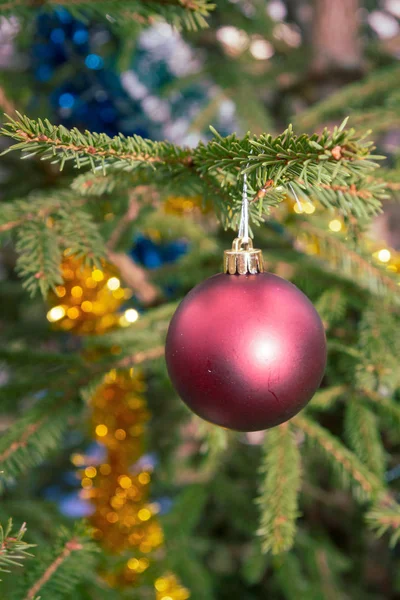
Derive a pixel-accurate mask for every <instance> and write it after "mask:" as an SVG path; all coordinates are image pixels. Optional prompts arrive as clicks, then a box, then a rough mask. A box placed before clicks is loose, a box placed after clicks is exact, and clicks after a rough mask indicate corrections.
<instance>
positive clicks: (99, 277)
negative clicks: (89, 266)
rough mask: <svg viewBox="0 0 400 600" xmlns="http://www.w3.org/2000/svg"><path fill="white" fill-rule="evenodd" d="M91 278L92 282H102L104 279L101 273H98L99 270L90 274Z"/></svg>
mask: <svg viewBox="0 0 400 600" xmlns="http://www.w3.org/2000/svg"><path fill="white" fill-rule="evenodd" d="M92 278H93V279H94V281H103V279H104V273H103V271H100V269H95V270H94V271H93V273H92Z"/></svg>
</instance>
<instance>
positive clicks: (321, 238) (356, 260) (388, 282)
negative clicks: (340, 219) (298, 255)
mask: <svg viewBox="0 0 400 600" xmlns="http://www.w3.org/2000/svg"><path fill="white" fill-rule="evenodd" d="M299 231H300V235H299ZM296 235H298V242H297V244H298V247H299V249H300V250H304V251H305V252H306V253H307V251H308V244H310V243H311V244H317V245H318V254H317V256H318V257H319V258H321V259H322V260H324V261H326V262H327V263H328V264H329V266H330V267H331V268H332V270H333V271H334V272H336V273H340V275H341V276H345V277H346V278H348V279H350V280H351V281H353V282H356V283H357V284H358V285H360V286H361V287H364V288H366V289H368V290H369V291H370V292H371V293H373V294H376V295H378V296H383V297H385V298H391V299H393V300H394V301H395V302H396V303H397V302H399V301H400V288H399V286H398V285H397V283H396V281H395V280H394V279H392V278H391V277H390V276H389V275H388V274H387V272H386V271H384V270H383V269H382V268H381V267H379V266H377V265H374V264H372V263H371V259H370V257H367V256H363V255H362V254H361V253H360V254H359V253H358V252H356V251H355V250H352V249H351V248H349V247H348V245H347V244H346V243H345V242H344V241H343V240H342V239H341V238H340V237H336V236H334V235H332V233H331V232H329V231H328V230H326V229H321V228H319V227H316V226H315V225H312V224H311V223H308V222H306V221H303V222H302V223H300V224H299V223H297V224H296Z"/></svg>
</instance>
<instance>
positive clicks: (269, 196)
mask: <svg viewBox="0 0 400 600" xmlns="http://www.w3.org/2000/svg"><path fill="white" fill-rule="evenodd" d="M18 117H19V120H14V119H11V118H10V120H9V122H8V123H7V124H6V125H5V127H4V128H3V130H2V131H3V134H4V135H7V136H9V137H12V138H13V139H15V140H16V141H17V144H15V145H14V146H11V147H10V148H9V149H7V150H6V152H8V151H10V150H13V149H19V150H21V151H22V152H27V153H30V154H29V155H36V154H38V155H40V156H42V158H44V159H49V160H53V161H54V162H58V163H60V167H61V168H62V167H63V165H64V164H65V162H66V161H73V162H74V163H75V166H76V167H77V168H82V167H88V166H90V167H91V168H92V169H93V170H94V171H95V170H96V169H100V170H101V171H102V172H103V174H106V173H108V174H109V173H110V168H111V169H112V174H113V175H114V171H115V177H117V176H118V173H117V172H118V171H126V172H135V173H136V177H137V179H136V181H137V183H138V184H140V183H141V182H142V180H141V179H142V177H143V183H145V184H146V183H148V182H149V175H150V174H151V173H153V174H154V176H155V177H156V178H157V180H158V181H159V182H162V181H165V180H168V178H172V179H173V180H176V181H184V180H185V178H186V180H187V178H190V179H191V181H190V185H192V186H195V187H196V185H197V186H198V185H199V184H200V185H201V186H202V187H207V186H209V185H212V187H213V188H214V190H212V193H214V192H215V191H216V192H217V194H218V195H221V188H222V190H223V193H225V194H226V192H228V197H229V198H230V199H231V200H228V203H227V205H226V206H225V207H224V210H225V215H228V213H229V212H230V211H232V215H231V217H230V218H229V219H228V222H229V224H231V223H232V222H233V221H234V219H237V218H238V214H239V212H240V210H239V209H240V201H239V199H240V189H241V178H242V174H243V173H244V172H246V173H247V174H248V187H249V195H252V196H254V197H255V198H257V202H255V203H254V202H253V203H252V208H251V210H252V217H253V220H257V215H258V218H260V217H261V215H262V214H263V213H264V212H268V209H269V207H270V206H275V205H276V204H277V203H278V202H279V201H280V200H282V198H283V197H284V195H285V194H286V193H287V191H288V190H289V187H288V185H289V183H290V182H295V185H296V186H297V187H298V189H301V190H304V191H307V193H309V194H311V193H312V194H314V195H315V196H316V197H318V198H319V197H320V196H321V197H322V201H324V202H325V204H326V205H329V206H331V207H336V206H337V204H338V200H337V197H338V196H339V195H343V192H342V191H341V189H339V188H340V187H343V186H347V187H348V189H349V193H350V194H353V196H354V198H353V197H352V203H350V206H351V204H354V211H353V212H352V214H354V216H359V215H360V214H367V215H369V214H374V213H376V212H377V210H379V207H380V200H381V198H382V196H383V190H382V185H380V184H379V185H372V184H371V185H370V187H369V189H368V193H367V191H364V192H363V193H361V192H360V191H359V192H358V195H354V188H353V187H351V186H352V185H353V186H354V185H356V183H355V182H357V181H362V180H363V178H364V177H366V176H367V175H368V174H370V173H371V172H372V171H373V170H374V169H375V168H376V167H377V164H376V163H375V162H373V160H372V159H374V157H373V156H372V155H371V150H372V146H371V143H366V142H365V141H364V140H363V139H362V138H361V139H360V138H359V137H358V136H357V135H356V133H355V131H354V130H352V129H350V130H348V131H346V130H344V124H343V126H341V127H339V128H335V129H334V130H333V131H332V132H329V131H328V130H325V131H324V132H323V133H322V134H321V135H312V136H306V135H301V136H297V135H295V134H294V133H293V131H292V129H291V128H290V127H289V128H288V129H287V130H286V131H285V132H284V133H283V134H281V135H279V136H277V137H275V138H273V137H272V136H270V135H265V134H263V135H261V136H258V137H257V136H250V135H247V136H245V137H244V138H242V139H240V138H237V136H236V135H230V136H227V137H225V138H223V137H221V136H219V134H218V133H217V132H215V131H214V133H215V136H216V137H215V138H214V139H213V140H211V141H210V142H209V143H208V144H207V145H205V144H202V143H200V144H199V145H198V147H197V148H195V149H193V150H190V149H188V148H180V147H178V146H174V145H173V144H170V143H167V142H153V141H150V140H145V139H142V138H140V137H139V136H134V137H124V136H122V135H119V136H115V137H114V138H109V137H108V136H106V135H105V134H96V133H93V134H91V133H90V132H85V133H82V132H80V131H78V130H77V129H72V130H67V129H66V128H65V127H63V126H53V125H51V123H49V122H48V121H47V120H46V121H41V120H39V121H33V120H31V119H29V118H27V117H24V116H21V115H18ZM375 158H379V157H375ZM349 179H350V181H349ZM199 180H200V181H199ZM266 182H271V184H270V185H269V186H268V190H266V189H265V186H266ZM80 183H81V185H84V182H80ZM156 183H157V181H156ZM188 183H189V182H188ZM107 185H108V186H109V185H110V183H108V184H107ZM333 185H334V186H339V187H337V189H336V190H334V189H330V192H331V193H334V197H333V198H331V197H330V196H329V194H328V190H327V189H324V187H323V186H328V187H332V186H333ZM263 190H264V191H265V193H264V191H263ZM261 192H262V193H261ZM222 195H224V194H222ZM235 198H236V199H237V201H236V204H235V200H234V199H235ZM355 198H357V199H358V201H357V202H355ZM253 204H255V205H256V206H253ZM346 206H347V204H346ZM348 210H350V209H348ZM350 212H351V210H350Z"/></svg>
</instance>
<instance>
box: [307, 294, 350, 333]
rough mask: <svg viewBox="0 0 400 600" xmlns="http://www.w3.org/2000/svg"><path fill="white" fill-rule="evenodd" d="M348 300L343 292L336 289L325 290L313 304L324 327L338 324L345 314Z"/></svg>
mask: <svg viewBox="0 0 400 600" xmlns="http://www.w3.org/2000/svg"><path fill="white" fill-rule="evenodd" d="M347 303H348V299H347V297H346V295H345V294H344V293H343V290H342V289H340V288H338V287H332V288H331V289H328V290H325V291H324V292H323V293H322V294H321V296H320V297H319V298H318V300H317V302H316V303H315V308H316V309H317V311H318V314H319V316H320V317H321V319H322V321H323V323H324V325H326V327H327V328H328V327H331V326H332V325H334V324H335V323H338V322H340V321H341V320H342V319H343V318H344V316H345V313H346V308H347Z"/></svg>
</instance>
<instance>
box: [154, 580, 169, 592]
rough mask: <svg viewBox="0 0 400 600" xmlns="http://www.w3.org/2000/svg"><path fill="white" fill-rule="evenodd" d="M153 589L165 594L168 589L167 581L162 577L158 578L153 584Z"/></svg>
mask: <svg viewBox="0 0 400 600" xmlns="http://www.w3.org/2000/svg"><path fill="white" fill-rule="evenodd" d="M154 587H155V588H156V590H157V591H158V592H165V591H166V589H167V588H168V580H167V579H165V578H164V577H159V578H158V579H156V581H155V583H154Z"/></svg>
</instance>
